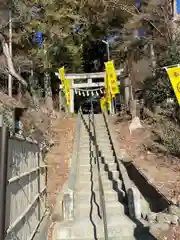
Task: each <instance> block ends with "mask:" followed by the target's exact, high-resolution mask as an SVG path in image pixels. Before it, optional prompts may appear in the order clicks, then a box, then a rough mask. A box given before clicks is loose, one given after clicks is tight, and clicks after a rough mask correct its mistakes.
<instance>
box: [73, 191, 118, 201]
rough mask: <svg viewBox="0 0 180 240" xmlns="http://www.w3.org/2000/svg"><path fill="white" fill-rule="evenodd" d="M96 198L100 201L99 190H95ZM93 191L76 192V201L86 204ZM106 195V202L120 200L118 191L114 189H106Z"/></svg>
mask: <svg viewBox="0 0 180 240" xmlns="http://www.w3.org/2000/svg"><path fill="white" fill-rule="evenodd" d="M94 194H95V197H96V200H97V202H98V203H100V201H99V200H100V199H99V196H100V195H99V190H96V191H94ZM91 196H92V192H91V191H89V192H85V191H80V192H77V193H76V201H77V202H78V203H79V204H85V203H86V202H87V199H89V200H90V199H91ZM104 196H105V201H106V202H118V195H117V192H115V191H114V190H113V189H104Z"/></svg>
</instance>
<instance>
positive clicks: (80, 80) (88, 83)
mask: <svg viewBox="0 0 180 240" xmlns="http://www.w3.org/2000/svg"><path fill="white" fill-rule="evenodd" d="M122 72H123V69H119V70H116V75H117V76H120V75H121V73H122ZM55 75H56V76H57V77H59V73H58V72H56V73H55ZM104 77H105V72H97V73H72V74H65V78H66V79H69V80H71V83H70V112H71V113H74V92H75V89H80V88H93V87H103V86H104ZM98 78H99V79H103V81H101V82H93V79H98ZM118 85H120V81H118ZM60 89H62V85H60Z"/></svg>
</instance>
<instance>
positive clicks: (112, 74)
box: [105, 61, 119, 97]
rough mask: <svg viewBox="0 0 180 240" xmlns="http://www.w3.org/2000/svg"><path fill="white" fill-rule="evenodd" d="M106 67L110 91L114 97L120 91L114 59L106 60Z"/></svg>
mask: <svg viewBox="0 0 180 240" xmlns="http://www.w3.org/2000/svg"><path fill="white" fill-rule="evenodd" d="M105 69H106V77H107V82H108V86H109V89H110V93H111V95H112V97H114V96H115V95H116V94H117V93H119V88H118V84H117V77H116V71H115V68H114V63H113V61H109V62H106V63H105Z"/></svg>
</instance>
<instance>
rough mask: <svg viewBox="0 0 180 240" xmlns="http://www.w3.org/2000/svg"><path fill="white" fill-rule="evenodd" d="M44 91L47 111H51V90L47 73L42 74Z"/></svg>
mask: <svg viewBox="0 0 180 240" xmlns="http://www.w3.org/2000/svg"><path fill="white" fill-rule="evenodd" d="M44 90H45V104H46V107H47V109H48V110H49V111H50V112H51V111H53V100H52V90H51V83H50V76H49V73H48V72H45V73H44Z"/></svg>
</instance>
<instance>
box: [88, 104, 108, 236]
mask: <svg viewBox="0 0 180 240" xmlns="http://www.w3.org/2000/svg"><path fill="white" fill-rule="evenodd" d="M91 114H92V121H91V123H92V128H93V137H94V147H95V160H96V161H95V162H96V164H97V168H98V182H99V197H100V207H101V213H102V218H103V227H104V239H105V240H108V226H107V216H106V204H105V196H104V188H103V183H102V178H101V169H100V163H99V149H98V144H97V137H96V127H95V120H94V110H93V104H92V102H91Z"/></svg>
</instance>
